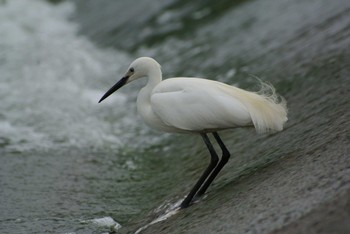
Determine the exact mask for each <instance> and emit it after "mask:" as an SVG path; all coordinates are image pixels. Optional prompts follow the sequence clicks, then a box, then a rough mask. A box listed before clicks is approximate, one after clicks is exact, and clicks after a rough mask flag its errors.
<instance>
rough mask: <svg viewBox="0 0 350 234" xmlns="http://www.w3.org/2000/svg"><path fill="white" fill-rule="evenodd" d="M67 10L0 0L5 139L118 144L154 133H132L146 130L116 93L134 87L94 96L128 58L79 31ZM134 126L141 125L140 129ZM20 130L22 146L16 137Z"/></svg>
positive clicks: (68, 5) (31, 143) (66, 5)
mask: <svg viewBox="0 0 350 234" xmlns="http://www.w3.org/2000/svg"><path fill="white" fill-rule="evenodd" d="M74 11H75V7H74V4H73V3H72V2H69V1H65V2H62V3H60V4H56V5H51V4H50V3H48V2H45V1H39V0H31V1H25V0H11V1H5V2H3V3H1V7H0V35H1V37H0V51H1V52H0V70H1V77H0V99H1V102H0V109H1V113H0V121H3V124H2V125H0V133H4V134H5V136H6V137H7V138H8V139H9V141H10V145H8V146H5V147H7V148H9V147H11V148H16V150H20V151H22V150H28V149H33V148H35V149H41V148H43V147H48V146H50V147H54V146H57V147H61V146H62V144H63V145H66V146H69V147H71V146H74V147H85V148H86V147H87V146H88V147H106V146H108V147H111V148H118V147H119V146H121V145H123V144H125V143H127V142H130V140H131V139H132V141H133V144H134V145H135V146H137V147H138V146H140V147H141V146H142V145H145V142H147V141H154V140H155V139H156V140H157V138H152V137H148V138H144V137H135V134H149V132H150V131H149V130H148V129H147V128H146V127H145V126H144V124H143V123H142V121H140V119H139V118H138V117H136V116H137V115H136V113H135V111H136V108H135V103H134V100H131V101H129V102H127V98H126V95H124V94H123V91H124V92H125V90H126V91H129V92H130V91H131V92H133V93H134V92H135V91H134V90H131V89H128V88H127V89H124V90H123V91H122V92H118V93H116V94H113V95H112V96H111V97H110V98H109V99H108V100H106V101H105V102H103V103H102V104H97V101H98V100H99V98H100V97H101V96H102V94H103V93H104V92H105V91H106V90H107V89H108V88H110V87H111V86H112V85H113V83H114V82H116V81H117V80H118V78H119V77H121V76H122V75H123V73H124V72H125V71H124V70H125V69H126V68H127V67H126V66H125V65H127V64H128V63H129V61H131V60H132V58H129V57H128V56H127V55H126V54H124V53H122V52H121V51H116V50H113V49H101V48H99V47H97V46H96V45H94V44H93V43H92V42H90V41H89V40H88V39H87V38H86V37H84V36H82V35H79V33H78V29H79V26H78V25H77V24H76V23H74V22H72V21H70V20H69V17H70V16H71V15H72V13H74ZM122 65H123V66H122ZM106 119H107V121H106ZM4 123H6V124H7V127H6V124H4ZM8 126H10V128H11V130H9V128H8ZM141 126H142V127H141ZM140 128H146V130H145V131H142V132H141V133H140V132H139V130H138V129H140ZM9 132H10V133H9ZM33 136H34V137H33ZM21 138H22V139H25V141H26V142H27V146H26V147H22V146H20V144H19V143H18V142H20V140H18V139H21ZM40 139H41V140H42V139H45V142H46V144H42V142H41V140H40ZM158 140H159V138H158ZM138 141H139V142H138ZM146 145H147V144H146Z"/></svg>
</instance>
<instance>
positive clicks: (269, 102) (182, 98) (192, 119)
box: [99, 57, 287, 208]
mask: <svg viewBox="0 0 350 234" xmlns="http://www.w3.org/2000/svg"><path fill="white" fill-rule="evenodd" d="M142 77H147V78H148V82H147V84H146V86H144V87H143V88H142V89H141V90H140V92H139V94H138V96H137V110H138V113H139V114H140V115H141V116H142V118H143V120H144V121H145V122H146V124H148V125H149V126H150V127H152V128H155V129H158V130H161V131H165V132H178V133H198V134H200V135H201V136H202V138H203V140H204V142H205V144H206V146H207V148H208V149H209V152H210V155H211V161H210V163H209V166H208V168H207V169H206V170H205V171H204V173H203V175H202V176H201V177H200V178H199V180H198V182H197V183H196V184H195V186H194V187H193V188H192V190H191V191H190V193H189V194H188V195H187V196H186V198H185V199H184V200H183V201H182V203H181V205H180V207H181V208H185V207H188V206H189V205H190V204H191V201H192V199H193V198H194V196H196V197H199V196H201V195H203V194H204V193H205V191H206V190H207V188H208V187H209V185H210V184H211V182H212V181H213V180H214V178H215V177H216V176H217V174H218V173H219V171H220V170H221V169H222V168H223V167H224V165H225V164H226V163H227V161H228V159H229V157H230V153H229V151H228V150H227V148H226V146H225V145H224V143H223V141H222V140H221V138H220V137H219V135H218V133H217V131H220V130H224V129H230V128H237V127H246V126H254V127H255V129H256V131H257V132H258V133H264V132H269V131H281V130H283V125H284V123H285V122H286V121H287V108H286V102H285V100H284V99H283V98H282V97H279V96H278V95H277V94H276V93H275V90H274V88H273V87H272V86H271V85H267V84H265V83H262V87H264V90H265V92H250V91H246V90H243V89H239V88H237V87H234V86H230V85H227V84H224V83H220V82H217V81H213V80H207V79H202V78H189V77H177V78H170V79H166V80H163V81H162V72H161V67H160V65H159V63H158V62H157V61H155V60H154V59H152V58H149V57H141V58H138V59H136V60H135V61H133V62H132V63H131V65H130V66H129V68H128V71H127V72H126V74H125V76H124V77H123V78H122V79H121V80H119V81H118V82H117V83H116V84H115V85H114V86H113V87H112V88H110V89H109V90H108V91H107V92H106V93H105V94H104V95H103V97H102V98H101V99H100V101H99V102H101V101H103V100H104V99H105V98H107V97H108V96H109V95H111V94H112V93H113V92H115V91H116V90H118V89H119V88H120V87H122V86H124V85H125V84H127V83H130V82H132V81H134V80H137V79H139V78H142ZM266 91H269V92H266ZM208 133H212V134H213V136H214V138H215V140H216V141H217V143H218V144H219V146H220V148H221V150H222V158H221V160H220V161H219V157H218V156H217V153H216V152H215V149H214V147H213V146H212V144H211V142H210V140H209V138H208V135H207V134H208Z"/></svg>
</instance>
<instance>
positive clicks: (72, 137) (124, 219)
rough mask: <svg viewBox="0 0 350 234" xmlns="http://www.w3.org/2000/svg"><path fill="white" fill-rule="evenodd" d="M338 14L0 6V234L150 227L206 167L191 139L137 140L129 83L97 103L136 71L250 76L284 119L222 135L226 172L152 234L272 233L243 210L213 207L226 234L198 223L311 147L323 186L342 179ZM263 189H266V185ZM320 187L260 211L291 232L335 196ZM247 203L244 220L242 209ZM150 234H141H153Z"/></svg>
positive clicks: (251, 8) (288, 4) (255, 6)
mask: <svg viewBox="0 0 350 234" xmlns="http://www.w3.org/2000/svg"><path fill="white" fill-rule="evenodd" d="M54 2H55V1H54ZM97 9H98V10H97ZM145 9H147V10H145ZM349 9H350V5H349V3H348V1H346V0H343V1H342V0H338V1H334V2H332V4H329V3H328V1H326V0H324V1H316V0H315V1H307V2H305V1H291V0H283V1H279V2H278V3H276V2H275V1H270V0H265V1H254V0H251V1H249V0H247V1H235V2H234V3H232V1H228V0H226V1H225V0H221V1H215V3H214V2H211V1H210V2H209V1H192V2H188V1H181V0H178V1H176V0H170V1H157V0H147V1H142V3H138V4H137V5H135V4H134V3H133V2H131V1H126V0H125V1H108V0H105V1H103V3H100V2H99V3H97V2H96V1H93V0H91V1H84V0H75V1H58V3H51V2H47V1H39V0H32V1H25V0H3V1H0V35H1V36H0V100H1V102H0V155H1V156H0V160H1V163H0V178H1V179H0V187H1V189H0V210H1V213H0V231H1V233H44V232H49V233H104V232H108V231H113V227H114V226H115V223H114V222H113V220H115V221H116V222H117V223H119V224H121V226H122V227H121V228H120V229H118V230H117V232H135V231H136V230H138V229H139V228H142V227H144V226H147V225H148V224H150V223H152V221H154V220H162V217H164V216H162V214H164V213H166V211H169V210H173V209H172V208H173V206H174V204H176V203H177V202H178V201H179V200H181V199H182V198H183V197H184V196H185V195H186V193H187V192H188V191H189V189H190V188H191V186H192V185H193V183H194V182H195V180H196V179H197V177H199V175H200V173H201V172H202V170H203V168H205V166H206V164H207V160H209V159H208V155H207V151H206V149H205V147H204V145H203V144H202V142H201V139H200V138H199V137H197V136H190V135H188V136H183V137H181V136H179V135H169V134H164V133H158V132H156V131H153V130H151V129H149V128H148V127H146V126H145V125H144V124H143V123H142V120H141V119H140V117H138V115H137V113H136V107H135V98H136V95H137V90H138V89H139V87H141V86H142V82H139V83H135V84H131V85H129V86H126V87H123V89H122V90H120V92H119V91H118V92H117V93H115V94H113V95H112V96H111V97H110V98H108V99H107V100H106V101H104V102H103V103H102V104H97V101H98V100H99V98H100V97H101V95H102V94H103V93H104V92H105V91H106V90H107V89H108V88H109V87H110V86H111V85H112V84H113V83H114V82H116V81H117V80H118V79H119V78H120V77H121V76H122V74H123V73H124V72H125V69H126V68H127V66H128V65H129V63H130V62H131V61H132V60H133V59H134V58H135V57H138V56H152V57H155V58H156V59H157V60H158V61H159V62H160V63H161V65H162V68H163V73H164V76H165V77H171V76H182V75H186V76H202V77H208V78H212V79H216V80H220V81H224V82H228V83H231V84H235V85H238V86H240V87H243V88H248V89H254V88H256V86H255V83H256V81H255V79H254V78H253V76H251V75H250V74H253V75H257V76H259V77H261V78H262V79H264V80H267V81H269V82H271V83H273V84H274V85H275V86H276V88H277V90H278V91H279V93H281V94H282V95H283V96H285V97H286V99H287V101H288V103H289V109H290V115H289V119H290V120H289V122H288V124H287V127H286V130H285V131H284V132H283V133H280V134H276V135H270V136H256V135H255V133H254V131H253V130H242V129H237V130H235V131H227V132H224V133H223V138H224V139H225V140H226V142H228V146H229V149H230V150H231V151H232V152H233V153H234V157H233V158H232V159H231V161H230V163H229V165H228V166H227V168H225V170H224V171H223V173H222V174H221V176H220V178H219V179H218V180H217V181H216V182H215V183H214V184H213V186H212V187H211V188H210V189H209V191H208V192H209V193H208V196H207V197H206V198H204V200H203V201H200V202H199V203H202V204H200V205H199V206H195V207H194V208H192V207H191V208H189V209H194V210H191V211H190V212H189V213H184V212H182V213H179V214H175V215H174V216H173V217H171V218H169V219H168V220H167V221H163V222H160V223H161V225H165V226H163V227H165V228H168V229H164V230H167V231H166V232H168V231H169V232H171V231H173V232H176V231H181V230H188V229H187V228H189V227H191V228H194V231H193V233H196V231H197V232H198V233H203V230H206V231H208V230H212V231H213V232H214V231H215V232H220V231H221V232H222V233H225V231H226V232H227V231H228V230H230V228H231V227H229V226H227V225H228V224H229V223H233V224H234V225H235V228H236V231H237V232H238V233H244V232H248V233H249V232H250V231H251V229H249V227H250V228H251V227H253V228H254V229H255V230H260V231H261V230H263V231H264V232H266V233H267V232H269V231H271V230H273V228H276V227H280V226H281V225H282V224H283V222H284V221H281V220H278V219H272V220H270V221H268V222H267V224H266V223H263V224H261V221H260V220H263V219H264V218H265V217H266V216H267V215H268V212H267V211H266V212H265V213H264V212H262V213H261V214H260V216H258V217H255V216H254V214H255V213H256V212H257V211H256V210H254V209H257V208H259V207H260V206H261V205H263V204H265V202H264V201H261V200H259V199H261V198H259V197H254V199H255V200H254V199H253V198H252V199H253V202H252V201H249V202H247V201H244V200H243V201H242V207H239V206H238V207H237V206H236V205H235V204H229V205H230V206H228V207H235V210H238V211H240V212H236V213H239V214H241V215H242V216H244V218H242V217H234V218H232V219H231V220H238V221H235V222H231V221H228V220H230V219H228V217H231V216H230V212H229V211H226V210H225V212H221V213H223V214H226V216H224V217H221V220H226V219H228V220H226V222H223V221H222V222H221V223H220V222H219V223H218V221H215V222H213V223H212V222H211V221H212V219H210V214H216V213H215V210H216V211H222V210H221V209H219V207H220V204H222V200H223V199H224V200H225V201H226V203H227V202H229V201H231V198H232V197H235V199H237V200H239V199H240V197H241V196H242V197H246V198H247V199H248V198H250V196H252V193H249V192H248V193H247V194H248V195H241V193H244V192H245V191H247V189H246V188H247V187H249V185H250V184H252V185H254V186H255V188H256V189H259V188H260V187H259V185H260V184H264V181H254V179H255V178H256V177H255V176H254V174H255V173H261V171H264V170H265V169H264V168H269V169H270V170H272V169H271V168H274V167H273V166H271V164H272V165H275V164H274V163H281V162H284V161H283V160H284V158H290V157H291V158H293V157H295V160H291V161H292V162H294V163H296V162H298V157H299V155H308V154H310V155H313V154H314V153H313V152H317V150H318V149H319V148H320V147H324V145H325V144H331V145H333V144H334V145H337V149H338V151H339V153H338V154H336V152H338V151H337V150H334V151H333V152H335V153H334V154H335V155H338V156H339V155H340V156H339V157H335V156H334V157H332V158H330V159H329V160H332V159H333V160H337V161H329V162H328V163H331V164H332V165H336V164H337V163H339V164H341V165H342V166H343V167H344V168H343V170H340V169H339V168H337V167H335V166H334V167H335V169H334V171H332V170H331V169H330V168H328V167H327V169H325V168H324V169H322V170H323V171H324V173H326V171H327V170H330V171H327V172H328V173H329V174H330V175H332V176H334V177H337V178H339V177H341V176H344V175H343V174H342V175H340V174H338V173H340V172H345V171H346V170H348V169H346V168H347V167H348V166H349V165H350V164H349V161H347V160H346V159H344V157H343V158H342V157H341V156H343V155H344V150H343V151H342V149H343V148H342V147H341V146H342V142H343V141H344V139H345V138H344V136H346V133H345V132H346V129H348V127H347V125H346V119H347V118H346V116H348V112H346V111H345V110H347V109H348V108H349V105H348V103H350V102H349V100H348V99H349V97H348V95H346V94H347V93H348V91H349V89H348V87H349V86H348V84H349V77H350V76H349V71H348V69H347V67H348V65H349V51H348V50H347V48H348V47H349V44H350V41H349V39H348V38H349V37H348V35H349V29H348V28H349V27H348V23H347V22H349V21H348V20H349V17H348V15H349V14H348V13H349V11H350V10H349ZM338 97H342V98H340V99H339V98H338ZM340 126H342V127H340ZM347 137H348V136H347ZM247 139H248V140H247ZM346 139H348V138H346ZM305 143H306V146H305ZM324 151H325V152H326V150H324ZM310 158H311V157H310ZM340 162H341V163H340ZM313 163H314V164H315V162H313ZM328 163H326V164H328ZM281 164H282V167H283V163H281ZM320 164H322V165H323V164H324V163H322V161H321V162H320ZM310 165H311V164H310ZM315 165H316V164H315ZM287 168H288V167H287ZM290 168H293V167H292V166H290ZM320 168H321V166H320ZM276 170H277V171H278V169H276ZM308 170H310V171H312V170H311V168H309V169H308ZM278 172H279V171H278ZM299 173H302V172H299ZM271 174H272V176H271V178H272V179H271V180H272V182H273V183H274V185H276V184H277V185H276V186H275V187H277V188H279V187H278V184H279V182H278V181H277V182H276V181H273V175H276V174H278V173H275V174H274V173H271ZM278 175H279V177H280V178H281V180H283V176H284V174H283V173H282V174H278ZM293 175H294V174H293ZM332 176H327V177H326V178H330V179H329V181H328V182H327V183H325V185H324V187H322V189H321V188H320V187H317V190H316V189H315V190H313V189H309V190H306V191H308V192H309V193H305V194H304V196H300V197H298V198H295V197H294V200H291V202H290V203H289V204H285V203H284V202H282V201H284V200H285V201H288V198H285V199H284V200H281V201H280V202H279V203H278V205H276V206H275V207H270V208H269V212H275V213H278V214H280V215H279V216H280V217H281V219H282V218H285V217H286V216H288V215H291V214H292V215H291V216H292V217H294V218H295V217H300V216H301V215H303V214H305V213H306V212H307V211H308V210H311V209H312V208H313V207H314V206H315V205H317V204H319V203H321V202H323V201H325V200H327V199H329V198H330V197H332V196H334V195H335V194H337V193H338V192H339V191H340V190H339V189H338V187H337V189H334V188H333V187H332V188H331V187H329V186H328V187H327V186H326V184H332V183H333V182H334V181H332V180H331V178H333V177H332ZM262 177H263V176H262ZM262 177H260V178H262ZM244 178H246V179H244ZM344 178H345V179H344V180H345V181H349V180H347V177H345V176H344ZM257 180H258V179H257ZM300 180H301V179H300ZM240 181H243V182H240ZM307 181H309V180H306V182H305V186H306V187H307V186H309V184H308V185H306V183H307ZM310 181H313V180H311V179H310ZM272 182H271V181H268V182H266V183H267V185H266V186H268V185H269V184H271V183H272ZM310 183H311V182H310ZM286 184H288V183H286ZM300 184H302V183H301V182H300ZM347 184H348V183H345V185H342V186H343V187H341V189H344V188H347V187H346V186H347ZM235 185H236V186H235ZM290 186H292V185H290ZM300 187H301V185H299V187H298V189H299V190H300ZM251 189H254V188H251ZM289 189H290V188H289ZM286 190H287V191H293V190H292V189H290V190H288V188H286ZM270 191H271V193H272V195H271V196H274V193H277V192H278V190H277V189H276V190H274V189H270ZM259 192H260V193H259ZM290 193H291V194H293V193H292V192H290ZM257 194H268V193H267V192H264V191H262V190H258V193H257ZM325 194H327V195H325ZM262 197H263V196H262ZM241 199H242V198H241ZM254 201H256V202H257V204H258V205H256V206H255V208H254V207H253V208H252V207H248V208H247V207H245V206H244V204H252V203H254ZM277 201H279V200H278V198H276V202H277ZM279 204H284V205H285V206H282V205H281V207H280V206H279ZM217 207H218V208H217ZM214 208H217V209H215V210H214ZM261 209H264V208H263V207H262V208H261ZM282 211H283V212H286V213H283V212H282ZM288 212H289V213H288ZM216 215H217V214H216ZM283 215H286V216H283ZM165 217H167V216H165ZM232 217H233V215H232ZM288 217H289V216H288ZM112 219H113V220H112ZM241 220H243V221H241ZM246 220H253V221H252V222H250V221H247V222H244V221H246ZM192 222H194V223H197V224H199V223H200V224H201V225H197V226H196V225H191V223H192ZM285 222H287V221H285ZM211 223H212V224H211ZM166 225H168V226H166ZM215 225H217V226H220V227H222V229H220V230H218V229H215V227H216V226H215ZM157 227H158V226H157V225H152V226H151V227H150V228H148V229H146V230H145V231H146V232H147V231H149V232H150V233H152V232H153V233H158V232H160V231H162V230H163V229H162V228H161V227H162V226H160V228H159V229H157ZM169 227H170V228H169ZM201 227H202V228H203V230H201V229H200V228H201ZM152 228H155V229H153V230H152ZM181 228H183V229H181Z"/></svg>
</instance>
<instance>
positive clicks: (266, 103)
mask: <svg viewBox="0 0 350 234" xmlns="http://www.w3.org/2000/svg"><path fill="white" fill-rule="evenodd" d="M257 79H258V80H259V82H260V86H261V88H260V90H259V91H258V92H250V91H246V90H243V89H239V88H237V87H234V86H230V87H231V89H230V91H229V93H230V95H231V96H233V97H235V98H237V99H239V100H240V102H241V103H243V105H244V106H245V107H246V108H247V110H248V112H249V113H250V117H251V119H252V122H253V125H254V127H255V129H256V132H257V133H266V132H274V131H282V130H283V125H284V123H285V122H286V121H287V120H288V118H287V112H288V110H287V102H286V100H285V99H284V98H283V97H282V96H280V95H278V94H277V93H276V91H275V88H274V87H273V86H272V85H270V84H267V83H265V82H263V81H261V80H260V79H259V78H257ZM226 91H228V90H226Z"/></svg>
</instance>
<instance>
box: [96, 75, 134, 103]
mask: <svg viewBox="0 0 350 234" xmlns="http://www.w3.org/2000/svg"><path fill="white" fill-rule="evenodd" d="M128 78H129V76H124V77H123V78H121V79H120V80H119V81H118V82H117V83H116V84H115V85H113V87H112V88H110V89H109V90H108V91H107V92H106V93H105V94H104V95H103V96H102V97H101V99H100V101H98V103H100V102H102V101H103V100H104V99H106V98H107V97H108V96H109V95H111V94H112V93H114V92H115V91H117V90H118V89H119V88H121V87H122V86H124V85H125V84H126V81H127V80H128Z"/></svg>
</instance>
